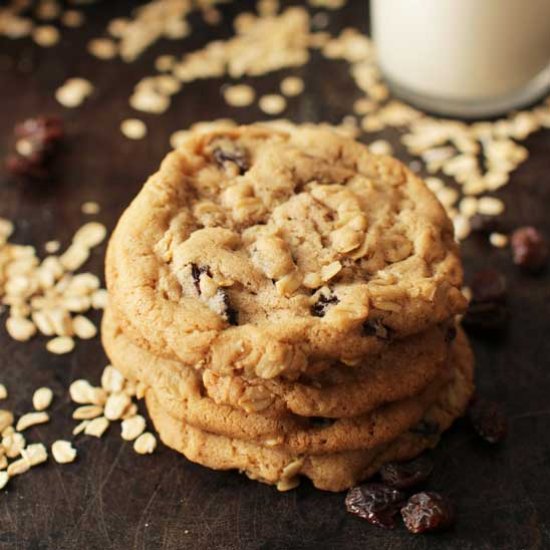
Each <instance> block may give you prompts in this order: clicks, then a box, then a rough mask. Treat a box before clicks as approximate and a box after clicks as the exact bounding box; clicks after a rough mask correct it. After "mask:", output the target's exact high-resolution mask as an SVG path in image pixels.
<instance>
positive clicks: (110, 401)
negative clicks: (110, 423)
mask: <svg viewBox="0 0 550 550" xmlns="http://www.w3.org/2000/svg"><path fill="white" fill-rule="evenodd" d="M131 402H132V400H131V398H130V396H129V395H127V394H126V393H123V392H119V393H112V394H110V395H109V396H108V397H107V402H106V403H105V418H107V419H108V420H120V418H122V415H123V414H124V411H125V410H126V409H127V408H128V407H129V406H130V404H131Z"/></svg>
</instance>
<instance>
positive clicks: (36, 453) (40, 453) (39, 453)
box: [21, 443, 48, 466]
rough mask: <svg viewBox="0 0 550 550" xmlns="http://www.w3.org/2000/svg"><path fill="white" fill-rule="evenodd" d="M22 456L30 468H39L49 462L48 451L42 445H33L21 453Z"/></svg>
mask: <svg viewBox="0 0 550 550" xmlns="http://www.w3.org/2000/svg"><path fill="white" fill-rule="evenodd" d="M21 456H22V457H23V460H25V461H26V462H27V463H28V464H29V465H30V466H38V464H42V463H43V462H46V460H48V451H47V449H46V447H45V446H44V445H43V444H42V443H33V444H31V445H27V447H26V448H25V449H23V450H22V451H21Z"/></svg>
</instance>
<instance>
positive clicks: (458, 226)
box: [453, 214, 470, 241]
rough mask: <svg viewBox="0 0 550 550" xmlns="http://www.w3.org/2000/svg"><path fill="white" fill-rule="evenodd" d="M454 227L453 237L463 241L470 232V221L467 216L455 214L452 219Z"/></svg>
mask: <svg viewBox="0 0 550 550" xmlns="http://www.w3.org/2000/svg"><path fill="white" fill-rule="evenodd" d="M453 225H454V228H455V237H456V239H457V240H459V241H463V240H464V239H465V238H466V237H467V236H468V235H469V234H470V222H469V221H468V218H466V217H464V216H463V215H462V214H457V215H456V216H455V217H454V219H453Z"/></svg>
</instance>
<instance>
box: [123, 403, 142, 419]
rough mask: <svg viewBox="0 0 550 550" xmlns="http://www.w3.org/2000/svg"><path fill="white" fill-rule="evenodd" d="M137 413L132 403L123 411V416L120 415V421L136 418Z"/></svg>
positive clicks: (136, 407) (136, 408)
mask: <svg viewBox="0 0 550 550" xmlns="http://www.w3.org/2000/svg"><path fill="white" fill-rule="evenodd" d="M137 413H138V406H137V405H136V404H135V403H132V404H131V405H130V406H129V407H128V408H127V409H126V410H125V411H124V414H123V415H122V417H121V418H122V420H126V419H128V418H132V417H133V416H136V414H137Z"/></svg>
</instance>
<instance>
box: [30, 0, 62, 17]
mask: <svg viewBox="0 0 550 550" xmlns="http://www.w3.org/2000/svg"><path fill="white" fill-rule="evenodd" d="M60 12H61V8H60V6H59V4H58V3H57V2H55V1H49V2H48V1H44V0H43V1H42V2H40V4H38V7H37V8H36V17H38V19H43V20H45V21H51V20H52V19H57V18H58V17H59V14H60Z"/></svg>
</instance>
